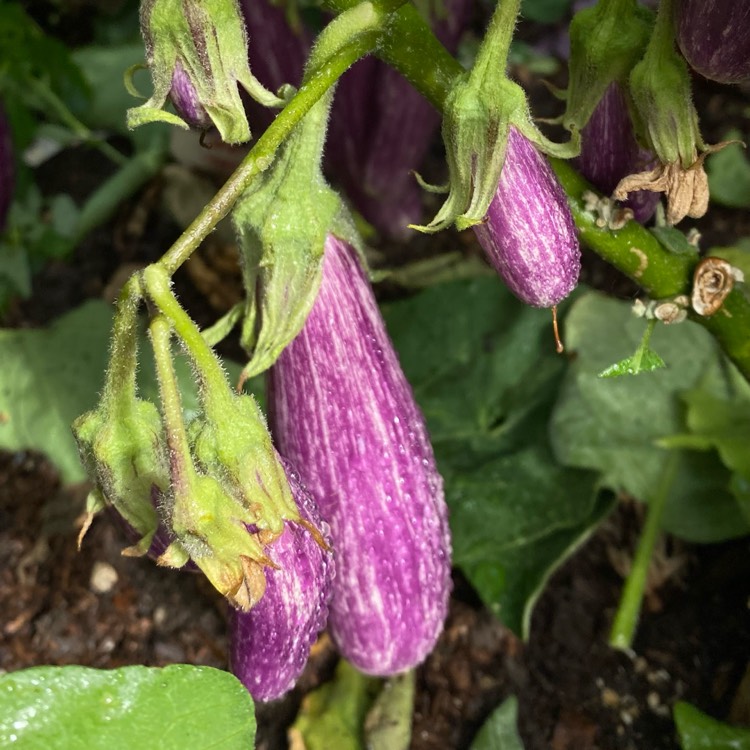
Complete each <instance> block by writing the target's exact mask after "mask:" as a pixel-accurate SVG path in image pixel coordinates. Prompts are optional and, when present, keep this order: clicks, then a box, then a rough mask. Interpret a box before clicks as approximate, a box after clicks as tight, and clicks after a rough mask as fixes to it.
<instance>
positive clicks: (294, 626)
mask: <svg viewBox="0 0 750 750" xmlns="http://www.w3.org/2000/svg"><path fill="white" fill-rule="evenodd" d="M281 463H282V466H283V467H284V469H285V472H286V476H287V479H288V480H289V484H290V486H291V488H292V494H293V496H294V499H295V502H296V503H297V507H298V509H299V513H300V521H286V522H285V524H284V530H283V532H282V534H281V535H280V536H279V537H278V539H276V540H274V541H273V542H271V543H270V544H268V545H267V547H266V552H267V554H268V557H269V558H270V559H271V560H272V561H273V563H274V564H275V565H276V566H277V567H276V568H272V567H268V568H266V572H265V576H266V590H265V593H264V594H263V597H262V598H261V599H260V601H259V602H258V603H257V604H256V605H255V606H254V607H253V608H252V609H251V610H250V611H249V612H241V611H240V610H237V609H234V608H232V607H230V614H229V662H230V669H231V671H232V672H233V673H234V674H235V675H236V676H237V678H238V679H239V680H240V682H242V683H243V684H244V685H245V687H246V688H247V689H248V691H249V692H250V694H251V695H252V696H253V699H254V700H256V701H270V700H276V699H277V698H280V697H281V696H282V695H284V693H286V692H287V691H289V690H291V689H292V688H293V687H294V685H295V683H296V682H297V679H298V678H299V676H300V674H301V673H302V670H303V669H304V667H305V664H306V662H307V657H308V655H309V653H310V647H311V646H312V644H313V643H314V641H315V639H316V637H317V635H318V633H320V631H321V630H323V628H325V624H326V620H327V618H328V603H329V601H330V599H331V591H332V589H331V584H332V581H333V578H334V560H333V553H332V550H331V540H330V535H329V527H328V526H327V524H326V523H325V522H324V521H323V520H322V519H321V517H320V514H319V512H318V508H317V505H316V504H315V501H314V500H313V498H312V495H311V494H310V493H309V491H308V490H307V488H306V487H305V486H304V484H303V483H302V480H301V479H300V476H299V474H297V472H296V471H295V470H294V469H293V468H292V466H291V465H290V464H289V462H287V461H284V460H283V459H282V462H281ZM311 529H317V530H319V535H318V534H313V533H311ZM250 531H255V530H254V529H250ZM320 535H322V539H321V538H320ZM321 542H322V543H321Z"/></svg>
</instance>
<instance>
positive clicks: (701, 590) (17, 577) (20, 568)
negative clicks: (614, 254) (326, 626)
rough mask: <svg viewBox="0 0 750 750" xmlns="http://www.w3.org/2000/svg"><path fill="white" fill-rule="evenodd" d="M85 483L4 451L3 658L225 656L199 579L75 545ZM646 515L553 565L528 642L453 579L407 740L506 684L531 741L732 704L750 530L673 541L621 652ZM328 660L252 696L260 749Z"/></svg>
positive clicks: (466, 727) (745, 647)
mask: <svg viewBox="0 0 750 750" xmlns="http://www.w3.org/2000/svg"><path fill="white" fill-rule="evenodd" d="M82 490H83V488H80V487H74V488H67V489H65V490H62V489H61V488H60V486H59V482H58V478H57V475H56V472H55V470H54V468H53V467H52V466H51V465H50V464H49V463H48V462H47V461H46V460H45V459H44V458H42V457H41V456H38V455H35V454H33V453H16V454H9V453H0V529H1V530H0V611H1V612H2V613H3V616H2V618H1V619H0V669H2V670H8V671H11V670H16V669H22V668H24V667H29V666H34V665H39V664H53V665H64V664H84V665H90V666H94V667H107V668H111V667H118V666H124V665H127V664H146V665H153V666H159V665H166V664H173V663H192V664H206V665H210V666H214V667H219V668H226V632H225V610H224V603H223V600H222V599H221V598H220V597H219V596H218V595H217V594H216V592H215V591H214V590H213V589H212V588H211V587H210V586H209V585H207V584H206V582H205V580H204V579H203V578H202V577H201V576H198V575H191V574H187V573H185V574H180V573H175V572H172V571H168V570H164V569H159V568H157V567H156V566H155V565H154V564H153V563H151V562H150V561H148V560H136V559H132V558H124V557H122V556H120V554H119V551H120V549H121V548H122V546H123V545H124V544H125V540H124V539H123V538H121V537H120V534H119V531H118V530H117V529H116V528H115V526H114V525H113V524H111V523H109V522H108V521H107V520H106V519H102V520H97V521H96V522H95V523H94V525H93V527H92V529H91V530H90V531H89V534H88V535H87V537H86V539H85V541H84V544H83V548H82V550H81V552H80V553H79V552H76V530H75V525H74V524H75V517H76V515H77V514H78V513H79V512H80V510H81V509H82V507H83V505H82V504H83V497H84V492H83V491H82ZM638 527H639V522H638V518H637V513H636V512H635V510H634V509H633V507H632V506H630V505H625V506H622V507H621V509H620V510H619V511H618V512H617V513H616V514H615V515H614V516H613V517H612V518H611V519H610V520H609V521H608V522H607V523H606V524H605V525H604V526H603V528H602V529H601V530H600V531H599V533H598V534H597V535H596V536H595V537H594V538H593V539H592V540H591V541H590V542H589V543H588V544H586V545H585V546H584V547H583V548H582V549H581V550H580V551H579V552H578V553H577V554H576V555H575V556H574V557H573V558H571V559H570V560H569V561H568V562H567V563H566V564H565V565H564V566H563V567H562V569H561V570H559V571H558V572H557V573H556V575H555V576H554V577H553V579H552V581H551V583H550V585H549V586H548V588H547V590H546V591H545V593H544V594H543V596H542V597H541V599H540V601H539V603H538V605H537V608H536V611H535V614H534V618H533V625H532V636H531V640H530V642H529V643H528V644H523V643H521V642H520V641H519V640H518V639H517V638H516V637H515V636H514V635H513V634H512V633H510V632H509V631H508V630H506V629H505V628H504V627H503V626H502V624H501V623H500V622H498V621H497V620H496V619H495V618H494V617H493V616H492V615H491V614H490V613H489V612H488V610H486V609H485V608H483V607H482V606H481V605H480V604H479V602H478V601H477V600H476V598H475V596H474V594H473V592H472V591H471V589H470V587H469V586H468V584H466V583H465V582H464V581H463V580H462V578H461V577H460V576H457V578H456V585H455V591H454V597H453V600H452V603H451V610H450V615H449V617H448V621H447V623H446V627H445V632H444V633H443V636H442V637H441V639H440V641H439V643H438V646H437V648H436V649H435V651H434V653H433V654H432V655H431V656H430V658H429V659H428V660H427V662H426V663H425V664H424V665H423V666H422V667H421V668H420V670H419V673H418V691H417V697H416V704H415V715H414V732H413V740H412V748H414V750H438V748H440V749H441V750H443V749H445V748H466V747H468V746H469V744H470V741H471V739H472V737H473V735H474V734H475V732H476V730H477V728H478V726H479V725H480V724H481V722H482V720H483V719H484V718H486V716H487V715H488V714H489V713H490V712H491V711H492V709H493V708H494V707H495V706H497V705H498V704H499V703H500V702H501V701H502V700H503V699H504V698H505V697H507V696H509V695H517V696H518V699H519V706H520V713H519V725H520V731H521V734H522V737H523V739H524V742H525V747H526V750H541V749H542V748H553V750H594V749H598V750H626V749H630V748H634V749H637V750H642V749H644V748H648V750H672V749H673V748H677V747H678V745H677V743H676V741H675V738H674V731H673V725H672V722H671V718H670V716H671V708H672V706H673V704H674V702H675V700H678V699H686V700H690V701H692V702H695V703H696V704H697V705H699V706H701V707H703V708H704V709H705V710H707V711H709V712H711V713H713V714H715V715H717V716H726V715H728V714H729V713H730V712H731V709H732V704H733V702H734V701H735V696H736V694H737V688H738V685H739V683H740V681H741V679H742V677H743V675H744V672H745V669H746V665H747V662H748V658H749V657H750V629H748V624H750V623H748V612H747V601H748V595H749V594H750V585H749V584H748V581H750V541H748V540H743V541H739V542H733V543H727V544H722V545H714V546H703V547H690V546H685V545H682V546H680V547H679V548H678V549H676V550H673V551H672V556H671V557H669V556H668V557H669V562H671V563H676V564H672V565H669V566H668V567H667V569H668V570H673V569H676V570H677V571H678V573H677V574H675V573H672V574H671V578H670V579H669V580H668V581H667V582H666V583H664V584H663V585H662V586H661V587H660V588H658V589H656V588H652V589H651V590H650V595H649V598H648V600H647V602H648V605H649V608H648V609H647V611H646V612H645V614H644V617H643V621H642V623H641V625H640V629H639V635H638V639H637V641H636V644H635V654H632V655H627V654H624V653H621V652H618V651H614V650H612V649H610V648H609V647H608V646H607V645H606V635H607V629H608V627H609V623H610V620H611V616H612V612H613V610H614V607H615V605H616V601H617V597H618V595H619V590H620V585H621V578H620V576H619V575H618V574H617V573H616V572H615V569H614V567H613V561H614V563H615V565H618V562H617V561H618V560H619V559H621V557H622V555H623V554H625V556H627V551H628V549H629V547H630V545H631V543H632V539H633V537H634V535H635V533H636V532H637V530H638ZM680 582H682V584H684V585H681V584H680ZM334 659H335V656H334V654H333V652H332V649H331V647H330V645H329V644H328V645H326V643H325V641H324V642H323V644H321V645H319V647H318V648H316V649H315V656H314V658H313V659H311V662H310V664H309V665H308V669H307V672H306V673H305V675H304V676H303V678H302V680H301V682H300V685H299V686H298V688H297V689H296V690H295V691H294V692H293V693H292V694H291V695H290V696H289V697H288V698H287V699H285V700H284V701H281V702H280V703H278V704H275V705H269V706H261V707H259V719H260V725H259V729H260V734H259V747H261V748H267V749H268V750H271V749H273V748H279V747H283V746H284V744H283V743H284V731H285V727H286V726H287V725H288V723H289V722H290V721H291V720H292V719H293V717H294V714H295V712H296V708H297V707H298V705H299V701H300V698H301V695H302V693H303V692H304V691H306V690H309V689H311V688H313V687H315V686H316V685H317V684H319V683H320V682H321V680H322V679H325V678H327V677H328V676H329V675H330V673H331V669H332V665H333V660H334ZM736 711H737V708H736V707H735V714H736ZM737 718H739V719H742V718H743V717H742V716H738V717H737Z"/></svg>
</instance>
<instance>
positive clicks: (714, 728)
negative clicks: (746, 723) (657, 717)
mask: <svg viewBox="0 0 750 750" xmlns="http://www.w3.org/2000/svg"><path fill="white" fill-rule="evenodd" d="M674 721H675V724H676V725H677V733H678V734H679V737H680V745H681V746H682V750H750V730H749V729H744V728H740V727H731V726H729V725H728V724H724V723H722V722H720V721H717V720H716V719H712V718H711V717H710V716H707V715H706V714H704V713H703V712H701V711H699V710H698V709H697V708H695V707H694V706H691V705H690V704H689V703H683V702H679V703H677V704H676V705H675V707H674Z"/></svg>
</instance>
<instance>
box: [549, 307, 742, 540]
mask: <svg viewBox="0 0 750 750" xmlns="http://www.w3.org/2000/svg"><path fill="white" fill-rule="evenodd" d="M644 325H645V323H644V321H643V320H641V319H638V318H636V317H635V316H633V315H632V313H631V311H630V309H629V305H627V304H626V303H624V302H618V301H617V300H612V299H608V298H606V297H603V296H602V295H599V294H596V293H593V292H592V293H588V294H586V295H584V296H583V297H581V298H580V299H579V300H578V301H577V302H576V303H575V304H574V306H573V308H572V310H571V312H570V314H569V316H568V318H567V332H568V345H569V348H570V349H572V350H574V351H575V354H576V358H575V362H574V364H573V365H572V367H571V368H570V370H569V372H568V374H567V376H566V380H565V385H564V388H563V391H562V393H561V396H560V399H559V402H558V404H557V406H556V409H555V413H554V416H553V420H552V436H553V446H554V449H555V453H556V455H557V457H558V459H559V460H561V461H562V462H563V463H564V464H567V465H570V466H576V467H580V468H587V469H595V470H598V471H601V472H602V474H603V481H604V483H605V484H606V485H607V486H609V487H611V488H613V489H615V490H625V491H627V492H629V493H630V494H631V495H633V496H634V497H636V498H638V499H640V500H645V501H648V500H649V499H650V497H651V495H652V492H653V490H654V488H655V487H656V485H657V482H658V478H659V477H660V476H661V474H662V472H663V467H664V462H665V460H666V457H667V451H666V450H665V449H663V448H661V447H659V446H660V445H661V444H662V442H661V441H663V439H664V438H666V437H668V436H672V435H675V434H678V433H681V432H683V431H684V430H685V429H686V425H685V406H684V403H683V400H682V398H681V394H683V393H684V392H686V391H688V390H691V389H695V388H698V387H700V388H701V389H702V391H705V392H706V393H708V394H713V395H714V396H715V397H717V398H719V397H721V398H729V397H730V395H731V394H732V393H733V392H734V391H735V390H736V388H735V385H736V383H735V381H734V378H733V375H732V369H731V365H729V364H728V363H726V362H724V361H722V357H721V355H720V353H719V351H718V349H717V347H716V344H715V342H714V341H713V339H712V338H711V336H710V335H709V334H708V333H707V332H706V331H705V330H704V329H702V328H701V327H699V326H697V325H694V324H692V323H689V322H688V323H683V324H680V325H673V326H670V327H666V326H658V327H657V328H656V330H655V332H654V335H653V338H652V344H653V346H654V348H655V349H657V350H658V351H659V353H660V354H661V356H662V357H663V359H664V361H665V362H666V364H667V369H664V370H659V371H657V372H653V373H644V374H641V375H639V376H638V377H637V378H615V379H602V378H599V377H598V373H600V372H601V371H602V369H604V368H605V367H607V365H609V364H611V363H612V362H613V361H616V360H617V359H619V358H620V357H621V356H622V355H623V353H626V352H627V351H628V350H632V349H634V348H635V347H636V346H637V345H638V342H639V341H640V338H641V335H642V333H643V327H644ZM677 476H678V479H677V481H676V482H675V484H674V486H673V487H672V491H671V492H670V496H669V499H668V501H667V506H666V509H665V518H664V526H665V528H666V529H667V530H669V531H673V532H674V533H677V534H679V535H681V536H683V537H685V538H688V539H692V540H695V541H705V542H708V541H714V540H719V539H724V538H727V537H731V536H738V535H742V534H745V533H747V532H748V530H749V527H748V523H747V521H746V519H745V516H744V515H743V513H742V511H741V509H740V507H739V505H738V503H737V502H736V499H735V498H734V496H733V495H732V493H731V492H730V489H729V482H730V475H729V472H728V471H727V470H726V468H725V467H724V466H723V465H722V463H721V461H720V460H719V458H718V456H717V455H716V454H715V453H707V454H699V453H695V452H692V451H691V452H690V453H686V454H685V455H684V456H683V457H681V465H680V471H679V473H678V475H677Z"/></svg>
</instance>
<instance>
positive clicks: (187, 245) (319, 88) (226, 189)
mask: <svg viewBox="0 0 750 750" xmlns="http://www.w3.org/2000/svg"><path fill="white" fill-rule="evenodd" d="M387 18H388V15H387V12H386V11H384V10H382V9H381V6H376V5H373V4H371V3H363V4H361V5H360V4H355V6H354V7H353V8H352V9H351V10H350V11H347V12H346V13H342V14H341V16H339V17H338V18H337V19H335V21H334V22H332V23H331V24H329V26H328V27H326V31H325V32H324V33H323V34H321V38H320V39H319V41H318V44H316V45H315V47H314V48H313V52H312V53H311V56H310V59H309V61H308V64H307V67H306V72H305V78H304V80H303V81H302V85H301V86H300V88H299V91H297V93H296V94H295V95H294V96H293V97H292V99H291V100H290V101H289V103H288V104H287V105H286V106H285V107H284V109H283V110H281V112H280V113H279V114H278V115H277V117H276V119H275V120H274V121H273V122H272V123H271V125H270V126H269V127H268V129H267V130H266V131H265V132H264V133H263V135H262V136H261V137H260V138H259V139H258V142H257V143H256V144H255V146H253V148H252V149H251V151H250V153H249V154H248V155H247V156H246V157H245V159H244V160H243V161H242V163H241V164H240V166H239V167H238V168H237V169H236V170H235V171H234V173H233V174H232V176H231V177H230V178H229V179H228V180H227V181H226V183H225V184H224V186H223V187H222V188H221V190H219V192H218V193H217V194H216V196H215V197H214V199H213V200H212V201H211V203H209V204H208V205H207V206H206V207H205V208H204V209H203V211H201V213H200V214H199V215H198V217H197V218H196V219H195V221H193V223H192V224H191V225H190V226H189V227H188V228H187V229H186V230H185V232H184V233H183V234H182V236H181V237H180V238H179V239H178V240H177V242H175V244H174V245H173V246H172V247H171V248H170V249H169V250H168V251H167V253H166V254H165V255H164V256H163V257H162V258H161V260H160V261H159V265H160V266H162V267H163V268H164V269H165V270H166V271H167V272H168V273H169V274H170V275H172V274H173V273H174V272H175V271H176V270H177V269H178V268H179V267H180V266H181V265H182V264H183V263H184V262H185V261H186V260H187V259H188V258H189V257H190V255H191V254H192V253H193V251H194V250H195V249H196V248H197V247H198V245H199V244H200V243H201V241H202V240H203V238H204V237H205V236H206V235H207V234H208V233H209V232H210V231H211V230H212V229H213V228H214V227H215V226H216V224H217V223H218V222H219V221H220V220H221V219H223V218H224V216H226V215H227V214H228V213H229V211H230V210H231V209H232V206H234V204H235V202H236V201H237V198H238V197H239V196H240V195H241V194H242V193H243V192H244V190H245V189H246V188H247V186H248V185H249V184H250V182H251V180H252V179H253V178H254V177H256V176H257V175H258V174H259V173H260V172H262V171H263V170H264V169H267V168H268V166H269V165H270V164H271V162H272V160H273V157H274V154H275V153H276V150H277V149H278V148H279V146H280V145H281V144H282V143H283V142H284V140H285V139H286V138H287V136H288V135H289V134H290V133H291V131H292V130H293V129H294V128H295V127H296V125H297V123H298V122H299V121H300V120H301V119H302V118H303V117H304V116H305V114H307V112H308V111H309V110H310V108H311V107H312V106H313V105H314V104H315V102H317V101H318V100H319V99H320V98H321V97H322V96H323V94H325V92H326V91H328V89H330V87H331V86H333V85H334V84H335V83H336V81H337V80H338V79H339V78H340V76H341V75H342V74H343V73H344V72H345V71H346V70H347V69H348V68H349V67H350V66H351V65H352V64H353V63H355V62H356V61H357V60H358V59H359V58H360V57H362V56H364V55H366V54H368V53H369V52H371V51H372V50H373V49H374V48H375V45H376V43H377V40H378V37H379V35H380V33H381V31H382V28H383V27H384V26H385V23H386V20H387ZM338 21H341V22H342V23H340V24H338V23H337V22H338ZM349 21H351V22H352V23H351V26H350V29H349V38H350V41H349V42H346V39H345V35H344V33H343V32H341V31H340V28H341V27H343V26H344V22H349Z"/></svg>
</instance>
